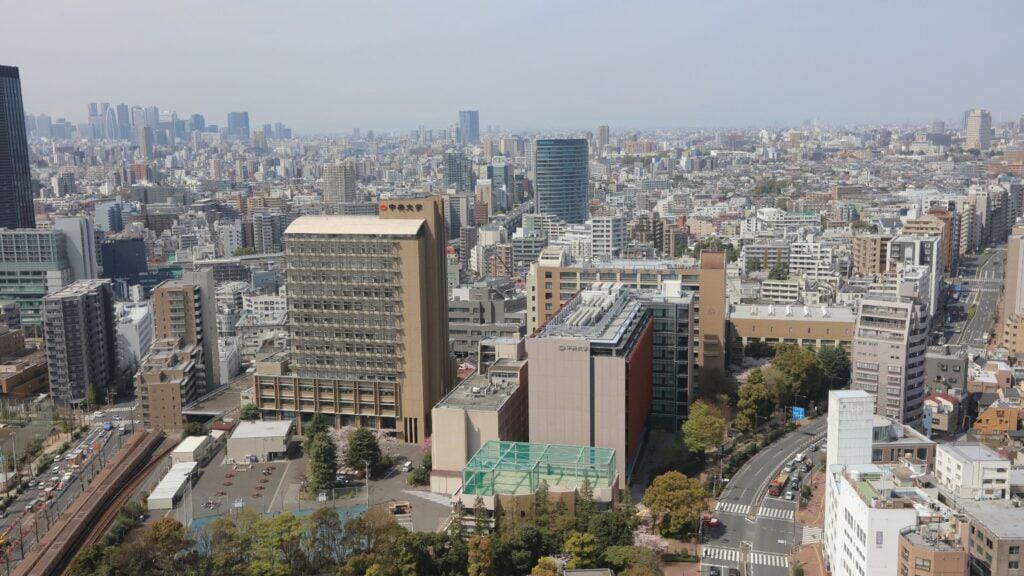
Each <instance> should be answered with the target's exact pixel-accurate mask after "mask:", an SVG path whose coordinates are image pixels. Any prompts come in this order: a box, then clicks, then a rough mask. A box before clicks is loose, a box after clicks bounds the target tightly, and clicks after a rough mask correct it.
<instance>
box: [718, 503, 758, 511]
mask: <svg viewBox="0 0 1024 576" xmlns="http://www.w3.org/2000/svg"><path fill="white" fill-rule="evenodd" d="M715 510H716V511H718V512H728V513H730V514H747V513H749V512H750V506H748V505H746V504H737V503H735V502H719V503H718V504H716V505H715Z"/></svg>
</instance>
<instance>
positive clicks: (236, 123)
mask: <svg viewBox="0 0 1024 576" xmlns="http://www.w3.org/2000/svg"><path fill="white" fill-rule="evenodd" d="M228 135H229V136H235V137H237V138H241V139H243V140H248V139H249V113H248V112H228Z"/></svg>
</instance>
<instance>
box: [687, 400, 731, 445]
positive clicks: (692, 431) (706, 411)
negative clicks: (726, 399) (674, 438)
mask: <svg viewBox="0 0 1024 576" xmlns="http://www.w3.org/2000/svg"><path fill="white" fill-rule="evenodd" d="M724 440H725V418H722V416H721V415H719V414H718V412H717V411H716V410H715V409H714V408H712V407H711V406H709V405H708V404H707V403H706V402H704V401H703V400H698V401H697V402H694V403H693V405H692V406H690V415H689V416H688V417H687V418H686V422H683V443H684V444H686V447H687V448H688V449H689V450H690V451H691V452H695V453H697V454H703V453H704V451H705V450H707V449H708V448H711V447H714V446H718V445H719V444H721V443H722V442H723V441H724Z"/></svg>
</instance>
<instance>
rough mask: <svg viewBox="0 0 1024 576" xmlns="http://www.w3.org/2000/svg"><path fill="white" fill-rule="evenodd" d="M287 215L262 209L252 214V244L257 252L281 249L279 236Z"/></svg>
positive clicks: (264, 252) (272, 251)
mask: <svg viewBox="0 0 1024 576" xmlns="http://www.w3.org/2000/svg"><path fill="white" fill-rule="evenodd" d="M287 222H288V217H287V216H286V215H285V214H283V213H281V212H277V211H271V210H264V211H261V212H256V213H255V214H253V215H252V246H253V249H254V250H255V251H256V253H257V254H271V253H275V252H280V251H281V238H282V236H283V234H284V229H285V226H286V224H287Z"/></svg>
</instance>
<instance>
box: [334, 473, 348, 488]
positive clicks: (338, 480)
mask: <svg viewBox="0 0 1024 576" xmlns="http://www.w3.org/2000/svg"><path fill="white" fill-rule="evenodd" d="M334 481H335V482H336V483H338V484H341V485H342V486H345V485H347V484H349V483H351V482H352V480H351V479H350V478H349V477H348V476H346V475H344V474H338V475H337V476H335V477H334Z"/></svg>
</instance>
